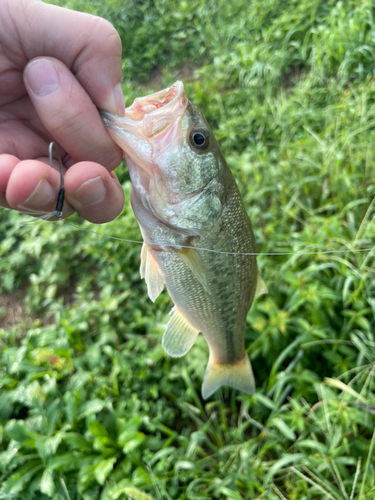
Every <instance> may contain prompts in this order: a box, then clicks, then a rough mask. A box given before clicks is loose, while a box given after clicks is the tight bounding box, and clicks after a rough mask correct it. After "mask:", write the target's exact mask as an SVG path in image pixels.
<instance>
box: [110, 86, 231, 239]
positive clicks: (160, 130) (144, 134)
mask: <svg viewBox="0 0 375 500" xmlns="http://www.w3.org/2000/svg"><path fill="white" fill-rule="evenodd" d="M101 115H102V119H103V122H104V124H105V126H106V128H107V130H108V132H109V134H110V135H111V137H112V138H113V139H114V141H115V142H116V143H117V144H118V145H119V146H120V147H121V148H122V150H123V151H124V156H125V159H126V162H127V165H128V168H129V172H130V176H131V180H132V184H133V188H134V189H135V191H136V192H137V196H138V197H139V198H140V199H141V200H142V203H143V205H144V206H147V207H148V209H149V210H150V212H152V214H153V215H154V216H155V217H157V218H158V219H159V220H163V221H165V222H166V223H168V224H170V225H173V226H177V227H180V228H185V229H186V228H188V229H191V230H193V231H194V230H196V231H198V232H199V230H201V229H202V228H203V227H204V226H205V225H206V224H207V223H208V222H209V221H213V220H215V219H217V217H218V215H219V214H220V213H221V199H220V198H221V197H222V194H223V186H222V178H223V171H224V165H225V161H224V160H223V157H222V155H221V152H220V149H219V146H218V144H217V142H216V140H215V137H214V135H213V134H212V132H211V129H210V127H209V126H208V124H207V122H206V120H205V118H204V116H203V115H202V113H201V112H200V111H199V110H198V108H196V107H195V106H194V105H193V104H192V103H191V102H190V101H189V100H188V99H187V97H186V94H185V89H184V85H183V83H182V82H180V81H177V82H176V83H174V84H173V85H172V86H171V87H169V88H167V89H165V90H162V91H160V92H157V93H155V94H151V95H149V96H146V97H138V98H136V99H135V100H134V102H133V104H132V105H131V106H130V107H129V108H126V112H125V117H118V116H116V115H113V114H110V113H107V112H101ZM136 215H137V214H136Z"/></svg>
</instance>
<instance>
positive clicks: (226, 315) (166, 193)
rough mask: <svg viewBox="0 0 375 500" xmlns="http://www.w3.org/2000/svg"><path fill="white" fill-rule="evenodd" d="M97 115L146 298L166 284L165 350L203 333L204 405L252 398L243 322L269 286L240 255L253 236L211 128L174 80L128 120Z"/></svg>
mask: <svg viewBox="0 0 375 500" xmlns="http://www.w3.org/2000/svg"><path fill="white" fill-rule="evenodd" d="M101 115H102V119H103V121H104V124H105V125H106V127H107V130H108V132H109V134H110V135H111V137H112V138H113V140H114V141H115V142H116V143H117V144H118V145H119V146H120V147H121V148H122V150H123V151H124V156H125V160H126V163H127V165H128V168H129V172H130V178H131V181H132V190H131V204H132V207H133V210H134V213H135V216H136V218H137V220H138V224H139V226H140V229H141V232H142V236H143V240H144V244H143V248H142V254H141V276H142V277H144V278H145V280H146V283H147V287H148V294H149V297H150V299H151V300H152V301H155V299H156V298H157V297H158V295H159V294H160V292H161V291H162V289H163V286H164V284H165V285H166V287H167V290H168V293H169V295H170V296H171V298H172V300H173V302H174V304H175V306H174V308H173V309H172V311H171V314H172V317H171V319H170V321H169V323H168V325H167V327H166V330H165V332H164V335H163V340H162V345H163V348H164V350H165V352H166V353H168V354H169V355H170V356H175V357H178V356H183V355H184V354H186V353H187V352H188V350H189V349H190V348H191V347H192V345H193V344H194V342H195V341H196V339H197V336H198V333H199V332H202V333H203V335H204V337H205V339H206V341H207V344H208V346H209V351H210V355H209V362H208V365H207V369H206V373H205V376H204V380H203V385H202V396H203V398H204V399H206V398H208V397H209V396H211V394H213V393H214V392H215V391H216V390H217V389H218V388H219V387H221V386H223V385H229V386H231V387H234V388H236V389H239V390H241V391H244V392H246V393H248V394H253V393H254V391H255V383H254V376H253V372H252V368H251V364H250V360H249V358H248V355H247V353H246V351H245V345H244V334H245V321H246V315H247V312H248V311H249V309H250V306H251V304H252V302H253V299H254V298H255V297H256V296H258V295H260V294H262V293H266V291H267V288H266V286H265V284H264V283H263V281H262V280H261V278H260V276H259V273H258V271H257V264H256V258H255V256H253V255H242V254H244V253H245V254H246V253H254V252H255V240H254V234H253V231H252V227H251V223H250V219H249V217H248V215H247V213H246V211H245V208H244V205H243V202H242V199H241V196H240V193H239V190H238V187H237V185H236V182H235V180H234V178H233V175H232V173H231V171H230V170H229V168H228V166H227V164H226V162H225V159H224V157H223V155H222V153H221V151H220V148H219V146H218V144H217V142H216V140H215V137H214V135H213V134H212V132H211V130H210V127H209V126H208V124H207V122H206V120H205V118H204V117H203V115H202V113H201V112H200V111H199V110H198V109H197V108H196V107H195V106H194V105H193V104H192V103H191V102H190V101H189V100H188V99H187V97H186V95H185V90H184V86H183V84H182V82H179V81H178V82H176V83H175V84H174V85H172V86H171V87H170V88H168V89H165V90H162V91H161V92H157V93H155V94H152V95H149V96H147V97H139V98H137V99H135V101H134V102H133V104H132V106H131V107H129V108H127V109H126V113H125V118H120V117H118V116H116V115H112V114H110V113H107V112H101ZM203 249H209V250H212V251H207V250H203Z"/></svg>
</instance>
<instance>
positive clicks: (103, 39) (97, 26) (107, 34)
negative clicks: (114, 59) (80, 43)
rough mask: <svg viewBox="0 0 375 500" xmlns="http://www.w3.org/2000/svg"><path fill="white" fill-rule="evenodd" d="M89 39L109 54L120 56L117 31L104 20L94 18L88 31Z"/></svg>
mask: <svg viewBox="0 0 375 500" xmlns="http://www.w3.org/2000/svg"><path fill="white" fill-rule="evenodd" d="M90 38H91V39H92V40H94V41H95V43H96V44H99V45H100V46H101V48H102V50H103V49H104V50H105V51H106V52H108V53H110V54H114V53H116V54H121V38H120V35H119V34H118V32H117V30H116V29H115V27H114V26H113V24H111V23H110V22H109V21H107V20H106V19H103V18H102V17H94V16H93V21H92V26H91V29H90Z"/></svg>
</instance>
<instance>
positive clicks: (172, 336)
mask: <svg viewBox="0 0 375 500" xmlns="http://www.w3.org/2000/svg"><path fill="white" fill-rule="evenodd" d="M171 313H172V317H171V319H170V320H169V323H168V325H167V328H166V330H165V332H164V335H163V340H162V343H161V345H162V347H163V349H164V351H165V352H166V353H167V354H169V355H170V356H172V357H174V358H179V357H180V356H184V354H186V353H187V352H188V351H189V349H190V348H191V347H192V346H193V345H194V343H195V341H196V340H197V337H198V334H199V330H197V329H196V328H194V327H193V326H192V325H191V324H190V323H189V322H188V320H187V319H186V318H185V316H184V315H183V314H181V313H180V312H179V311H178V310H177V309H176V308H175V307H174V308H173V309H172V311H171Z"/></svg>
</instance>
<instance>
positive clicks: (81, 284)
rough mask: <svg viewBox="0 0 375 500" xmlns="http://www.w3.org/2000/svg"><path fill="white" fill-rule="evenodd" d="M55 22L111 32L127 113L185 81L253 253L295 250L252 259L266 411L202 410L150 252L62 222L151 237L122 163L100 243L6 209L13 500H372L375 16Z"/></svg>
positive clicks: (217, 11)
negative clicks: (116, 206)
mask: <svg viewBox="0 0 375 500" xmlns="http://www.w3.org/2000/svg"><path fill="white" fill-rule="evenodd" d="M53 3H57V2H53ZM60 5H65V6H68V7H69V8H75V9H78V10H82V11H86V12H91V13H94V14H98V15H101V16H103V17H106V18H107V19H109V20H110V21H111V22H112V23H113V24H114V25H115V26H116V28H117V29H118V31H119V33H120V35H121V38H122V41H123V48H124V53H123V61H124V82H123V89H124V92H125V95H126V99H127V103H128V104H129V103H130V102H131V101H132V99H133V98H134V97H135V96H136V95H142V94H147V93H149V92H150V91H157V90H160V89H161V88H164V87H165V86H168V85H170V84H171V83H173V81H174V80H176V79H177V78H181V79H183V80H184V82H185V84H186V89H187V93H188V96H189V97H190V99H191V100H192V101H193V102H194V103H195V104H196V105H197V106H198V107H200V109H201V110H202V111H203V112H204V113H205V115H206V118H207V119H208V121H209V122H210V124H211V125H212V127H213V129H214V131H215V134H216V137H217V139H218V140H219V142H220V145H221V146H222V149H223V152H224V154H225V156H226V158H227V160H228V163H229V165H230V167H231V169H232V171H233V172H234V174H235V176H236V179H237V181H238V184H239V186H240V189H241V192H242V194H243V198H244V201H245V204H246V207H247V209H248V213H249V215H250V216H251V219H252V222H253V226H254V232H255V234H256V238H257V242H258V244H259V249H260V250H261V251H262V252H263V253H268V252H282V253H284V252H287V253H288V254H287V255H282V256H266V255H263V256H261V257H259V258H258V262H259V267H260V269H261V274H262V276H263V278H264V280H265V281H266V283H267V285H268V287H269V292H270V293H269V295H268V296H265V297H264V298H261V299H259V300H258V301H257V302H256V303H255V304H254V305H253V308H252V310H251V311H250V313H249V315H248V324H247V330H246V346H247V350H248V352H249V355H250V358H251V360H252V364H253V367H254V372H255V375H256V381H257V392H256V394H255V395H254V396H253V397H249V396H247V395H244V394H241V393H239V392H237V391H234V390H231V389H225V390H223V391H221V392H218V393H217V394H215V395H214V396H213V397H212V398H211V399H210V400H209V401H207V402H205V401H203V400H202V399H201V397H200V388H201V383H202V378H203V374H204V369H205V365H206V361H207V353H208V351H207V347H206V344H205V341H204V339H203V338H202V336H200V338H199V341H198V342H197V344H196V345H195V346H194V347H193V348H192V350H191V351H190V352H189V354H188V355H187V356H185V357H184V358H181V359H171V358H169V357H168V356H167V355H165V353H164V352H163V350H162V348H161V334H162V331H163V328H164V325H165V324H166V322H167V314H168V312H169V310H170V308H171V303H170V299H169V298H168V295H167V294H166V293H165V292H164V293H163V294H162V295H161V296H160V297H159V299H158V300H157V301H156V303H155V304H153V303H152V302H151V301H149V300H148V297H147V293H146V288H145V284H144V283H143V282H142V281H141V280H140V276H139V254H140V246H139V245H137V244H130V243H125V242H121V241H118V240H113V239H109V238H106V237H104V236H100V235H98V234H93V233H92V232H83V231H82V230H77V228H76V227H73V226H72V225H71V224H74V225H75V226H78V227H79V229H87V230H88V231H96V232H99V233H103V234H106V235H111V236H115V237H119V238H128V239H132V240H139V239H140V233H139V230H138V228H137V224H136V221H135V219H134V216H133V214H132V211H131V209H130V207H129V190H130V182H129V177H128V174H127V173H126V167H125V165H122V166H121V167H120V169H119V177H120V179H121V181H122V183H123V187H124V190H125V193H126V198H127V202H126V205H125V208H124V211H123V213H122V215H121V216H120V217H119V218H118V219H117V220H116V221H114V222H112V223H110V224H107V225H105V226H103V227H100V228H99V227H95V226H91V225H90V224H88V223H86V222H84V221H82V220H79V218H78V217H72V218H71V219H69V221H68V222H69V223H71V224H67V223H40V224H36V225H28V226H24V225H22V224H21V223H22V221H25V218H24V217H23V216H22V217H21V216H19V215H18V214H16V213H13V212H10V211H7V210H5V209H2V210H0V256H1V261H0V273H1V274H0V294H1V295H0V358H1V369H0V387H1V392H0V499H8V498H17V499H23V500H34V499H38V500H47V499H48V498H52V499H53V500H81V499H82V500H91V499H92V500H97V499H98V500H99V499H100V500H112V499H113V500H114V499H119V500H123V499H127V498H132V499H136V500H138V499H139V500H140V499H142V500H150V499H168V500H171V499H181V500H183V499H209V498H211V499H234V500H241V499H243V500H245V499H246V500H250V499H251V500H252V499H256V498H259V499H260V498H262V499H267V500H268V499H269V500H272V499H286V498H287V499H298V500H305V499H306V500H320V499H332V500H354V499H358V500H365V499H370V498H371V499H372V498H374V496H375V456H374V453H373V452H374V444H375V427H374V423H375V419H374V413H375V394H374V381H373V363H374V360H375V336H374V332H375V278H374V267H375V261H374V251H369V250H366V249H370V248H371V247H372V245H373V243H374V237H375V229H374V224H373V218H374V214H375V201H374V200H375V178H374V158H375V130H374V125H375V5H374V4H373V2H372V1H371V0H343V1H336V0H335V1H333V0H251V1H250V2H249V0H232V1H230V2H228V1H221V0H219V1H213V0H212V1H209V0H189V1H188V2H187V1H186V2H185V1H182V2H181V1H177V0H142V1H140V0H129V1H128V2H126V3H125V2H123V1H122V0H105V1H104V0H92V1H90V2H88V1H87V0H66V1H63V0H61V1H60ZM337 250H339V251H340V252H339V253H325V252H326V251H337ZM301 252H313V253H312V254H307V255H306V254H301ZM1 304H4V306H3V307H1Z"/></svg>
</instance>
